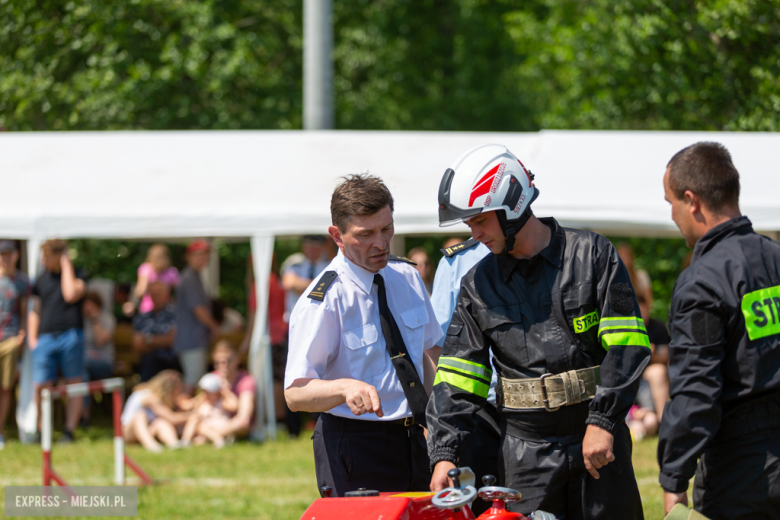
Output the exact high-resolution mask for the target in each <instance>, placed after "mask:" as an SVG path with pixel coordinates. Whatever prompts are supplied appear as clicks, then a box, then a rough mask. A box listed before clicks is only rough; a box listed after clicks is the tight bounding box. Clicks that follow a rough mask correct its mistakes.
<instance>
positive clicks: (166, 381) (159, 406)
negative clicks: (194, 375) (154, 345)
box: [121, 370, 191, 453]
mask: <svg viewBox="0 0 780 520" xmlns="http://www.w3.org/2000/svg"><path fill="white" fill-rule="evenodd" d="M182 389H183V384H182V379H181V374H179V373H178V372H176V371H175V370H163V371H162V372H160V373H159V374H157V375H156V376H154V377H153V378H152V379H150V380H149V381H148V382H146V383H141V384H140V385H137V386H136V387H135V388H134V389H133V393H132V394H130V397H129V398H128V399H127V403H125V409H124V411H123V412H122V417H121V422H122V436H123V437H124V439H125V442H127V443H128V444H131V443H134V442H138V443H140V444H141V445H142V446H143V447H144V448H146V449H147V450H149V451H153V452H155V453H159V452H161V451H162V449H163V447H162V446H161V445H160V443H159V442H157V439H159V440H160V441H161V442H162V443H163V444H164V445H166V446H168V447H169V448H178V447H180V445H181V444H180V442H179V436H178V434H177V432H176V428H177V427H178V426H181V425H183V424H185V423H186V422H187V419H188V418H189V417H190V415H191V412H175V411H174V408H175V403H176V401H177V399H179V397H180V395H181V392H182Z"/></svg>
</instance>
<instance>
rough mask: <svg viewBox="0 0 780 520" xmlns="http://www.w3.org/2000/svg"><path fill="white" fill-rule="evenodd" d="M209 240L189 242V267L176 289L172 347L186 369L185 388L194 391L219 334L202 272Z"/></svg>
mask: <svg viewBox="0 0 780 520" xmlns="http://www.w3.org/2000/svg"><path fill="white" fill-rule="evenodd" d="M210 249H211V248H210V246H209V243H208V242H206V241H205V240H196V241H194V242H192V243H191V244H190V245H189V246H187V256H186V258H187V268H186V269H184V272H183V273H182V276H181V282H180V284H179V290H178V292H177V293H176V306H177V310H176V337H175V338H174V340H173V350H174V352H176V354H177V355H178V356H179V363H180V364H181V367H182V370H183V372H184V391H185V393H186V394H187V395H192V392H193V390H195V385H197V384H198V380H200V378H201V377H203V374H205V373H206V366H207V364H208V350H209V345H210V343H211V340H212V339H216V338H217V337H218V336H219V324H218V323H217V322H216V321H215V320H214V316H212V314H211V299H210V298H209V297H208V296H207V295H206V289H204V287H203V281H202V280H201V277H200V272H201V271H203V269H205V268H206V266H207V265H208V263H209V251H210Z"/></svg>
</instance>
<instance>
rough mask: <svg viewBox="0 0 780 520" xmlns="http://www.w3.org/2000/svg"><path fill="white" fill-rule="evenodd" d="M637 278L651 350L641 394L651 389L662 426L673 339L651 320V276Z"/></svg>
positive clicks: (640, 384) (640, 386) (639, 299)
mask: <svg viewBox="0 0 780 520" xmlns="http://www.w3.org/2000/svg"><path fill="white" fill-rule="evenodd" d="M636 278H637V285H636V297H637V301H638V302H639V309H640V311H641V313H642V320H644V322H645V328H646V329H647V335H648V337H649V339H650V348H651V350H652V355H651V357H650V364H649V365H647V368H646V369H645V373H644V374H643V378H642V380H640V383H639V388H640V392H642V391H643V387H645V386H648V387H649V390H650V394H651V395H652V401H653V403H654V408H655V412H656V415H657V416H658V421H659V422H660V421H661V420H662V419H663V414H664V406H666V401H668V400H669V368H668V366H669V343H670V342H671V340H672V338H671V337H670V336H669V331H668V330H667V329H666V325H664V324H663V323H661V322H660V321H658V320H656V319H653V318H651V317H650V309H651V307H652V305H653V290H652V283H651V280H650V276H649V275H648V274H647V273H646V272H645V271H642V270H640V271H637V273H636Z"/></svg>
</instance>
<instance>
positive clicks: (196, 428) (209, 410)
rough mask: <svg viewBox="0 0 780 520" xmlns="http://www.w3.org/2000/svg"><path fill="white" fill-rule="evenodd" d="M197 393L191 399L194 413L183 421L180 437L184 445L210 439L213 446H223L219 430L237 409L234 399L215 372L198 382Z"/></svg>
mask: <svg viewBox="0 0 780 520" xmlns="http://www.w3.org/2000/svg"><path fill="white" fill-rule="evenodd" d="M198 387H199V388H200V389H201V393H200V394H198V395H197V396H195V398H194V403H193V404H194V408H193V410H195V413H194V414H193V415H192V416H190V418H189V419H188V420H187V424H186V425H185V426H184V433H182V436H181V440H182V444H183V445H184V446H189V445H190V444H193V445H196V446H197V445H199V444H203V443H205V442H206V441H211V442H212V443H213V444H214V447H215V448H221V447H223V446H224V445H225V437H223V436H222V434H221V433H220V432H221V431H223V430H224V429H225V427H226V425H227V424H228V423H229V422H230V414H231V413H234V412H235V411H236V410H238V398H237V397H236V395H235V394H234V393H233V392H232V391H231V390H230V388H229V387H228V385H227V383H226V382H225V380H224V379H222V378H221V377H220V376H218V375H217V374H206V375H205V376H203V377H202V378H201V379H200V381H199V382H198Z"/></svg>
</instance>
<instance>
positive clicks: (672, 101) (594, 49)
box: [505, 0, 780, 131]
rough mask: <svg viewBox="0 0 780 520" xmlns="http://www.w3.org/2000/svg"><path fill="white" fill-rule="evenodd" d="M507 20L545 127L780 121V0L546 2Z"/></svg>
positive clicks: (771, 126)
mask: <svg viewBox="0 0 780 520" xmlns="http://www.w3.org/2000/svg"><path fill="white" fill-rule="evenodd" d="M505 19H506V22H507V25H506V27H507V30H508V31H509V33H510V34H511V36H512V38H513V40H514V41H515V44H516V49H517V52H518V53H521V54H523V55H525V56H527V59H526V60H525V61H524V62H523V63H522V64H521V65H520V66H518V67H517V76H516V78H517V80H516V81H517V83H519V84H521V85H524V87H525V88H526V89H527V93H528V95H529V96H530V97H531V98H532V99H533V102H532V105H533V106H535V107H537V108H538V110H537V112H536V116H535V117H536V123H537V124H538V125H539V126H540V127H543V128H570V129H571V128H574V129H578V128H579V129H616V130H641V129H651V130H765V131H776V130H778V129H780V119H779V118H778V114H780V81H778V78H779V77H780V1H778V0H716V1H710V2H688V1H683V0H620V1H614V0H591V1H588V2H581V1H578V0H545V2H544V6H543V8H542V9H539V8H536V9H535V10H530V9H527V8H525V7H524V8H523V9H519V10H517V11H515V12H513V13H511V14H508V15H507V16H506V17H505Z"/></svg>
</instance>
